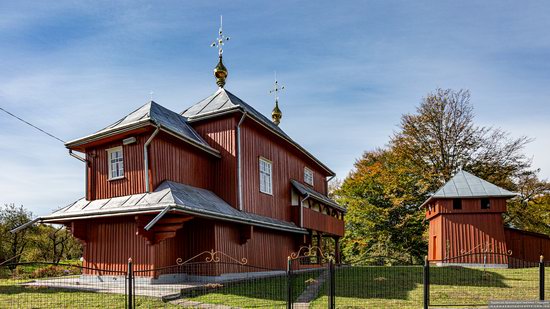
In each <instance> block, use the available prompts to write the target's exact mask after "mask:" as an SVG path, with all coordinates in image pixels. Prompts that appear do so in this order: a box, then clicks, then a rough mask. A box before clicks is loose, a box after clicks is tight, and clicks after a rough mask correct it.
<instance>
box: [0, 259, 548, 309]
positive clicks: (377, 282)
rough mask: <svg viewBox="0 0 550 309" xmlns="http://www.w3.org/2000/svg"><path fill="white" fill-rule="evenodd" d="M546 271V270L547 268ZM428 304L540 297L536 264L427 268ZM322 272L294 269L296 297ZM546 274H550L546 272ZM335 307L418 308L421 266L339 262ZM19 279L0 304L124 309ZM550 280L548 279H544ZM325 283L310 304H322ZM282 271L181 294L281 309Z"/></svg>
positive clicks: (8, 283) (109, 299)
mask: <svg viewBox="0 0 550 309" xmlns="http://www.w3.org/2000/svg"><path fill="white" fill-rule="evenodd" d="M547 270H548V269H547ZM430 272H431V275H430V280H431V285H430V290H431V291H430V298H431V305H433V306H436V307H442V306H450V305H464V306H467V307H473V306H484V305H485V306H486V305H487V303H488V301H489V300H491V299H499V300H536V299H538V268H527V269H487V270H485V271H484V270H483V269H480V268H459V267H431V268H430ZM319 273H320V272H315V273H301V274H296V275H295V277H294V278H293V280H292V290H293V298H294V299H296V298H297V297H298V296H299V295H300V294H301V292H302V291H303V290H304V289H305V288H306V287H307V285H308V284H309V283H310V282H312V280H313V279H316V278H317V276H318V275H319ZM547 273H550V272H548V271H547ZM335 277H336V294H337V297H336V305H337V307H338V308H419V307H421V306H422V297H423V285H422V267H420V266H416V267H415V266H392V267H370V266H369V267H342V268H338V269H337V270H336V274H335ZM20 282H21V281H13V280H0V308H122V307H123V306H124V295H117V294H105V293H101V294H98V293H93V292H81V291H74V290H60V289H51V288H37V287H24V286H18V285H17V283H20ZM547 282H548V281H547ZM326 288H327V284H326V283H325V284H324V285H323V286H322V288H321V291H320V293H319V295H318V296H317V298H316V299H315V300H314V302H313V303H312V307H313V308H326V307H327V303H328V298H327V296H326V295H327V293H326ZM286 291H287V278H286V277H285V276H280V277H273V278H265V279H256V280H249V281H246V282H240V283H237V282H233V283H225V284H222V285H221V286H220V285H216V286H213V287H210V288H205V289H203V290H199V291H195V292H193V293H189V294H188V295H185V299H187V300H190V301H197V302H200V303H210V304H223V305H228V306H232V307H241V308H284V307H285V306H286ZM136 307H138V308H177V306H175V305H172V304H170V303H168V304H165V303H163V302H162V301H161V300H160V299H155V298H148V297H136Z"/></svg>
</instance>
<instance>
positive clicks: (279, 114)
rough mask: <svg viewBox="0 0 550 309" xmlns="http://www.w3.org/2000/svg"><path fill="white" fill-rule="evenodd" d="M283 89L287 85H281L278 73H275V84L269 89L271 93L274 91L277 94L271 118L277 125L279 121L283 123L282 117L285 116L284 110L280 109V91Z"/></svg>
mask: <svg viewBox="0 0 550 309" xmlns="http://www.w3.org/2000/svg"><path fill="white" fill-rule="evenodd" d="M283 89H285V86H279V82H278V81H277V73H275V86H274V87H273V89H271V90H270V91H269V93H273V94H274V95H275V107H274V108H273V111H272V112H271V119H272V120H273V123H274V124H276V125H279V123H281V118H283V112H281V110H280V109H279V91H281V90H283Z"/></svg>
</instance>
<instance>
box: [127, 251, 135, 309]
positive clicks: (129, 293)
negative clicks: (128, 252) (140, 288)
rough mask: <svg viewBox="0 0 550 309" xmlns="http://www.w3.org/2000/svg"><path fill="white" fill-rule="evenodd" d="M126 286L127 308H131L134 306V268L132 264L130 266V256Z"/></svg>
mask: <svg viewBox="0 0 550 309" xmlns="http://www.w3.org/2000/svg"><path fill="white" fill-rule="evenodd" d="M127 275H128V276H127V278H126V280H127V285H126V286H127V287H128V290H127V291H126V297H128V302H127V304H128V309H133V308H134V302H133V300H134V297H133V295H132V294H133V292H134V291H133V286H134V284H133V281H134V270H133V266H132V258H129V259H128V274H127Z"/></svg>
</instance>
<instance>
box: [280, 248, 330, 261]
mask: <svg viewBox="0 0 550 309" xmlns="http://www.w3.org/2000/svg"><path fill="white" fill-rule="evenodd" d="M302 257H319V258H322V259H325V260H334V257H333V256H330V255H325V254H324V253H323V250H321V248H319V247H317V246H307V247H306V246H302V247H300V249H298V251H296V252H292V253H290V256H289V257H288V259H289V260H296V259H299V258H302Z"/></svg>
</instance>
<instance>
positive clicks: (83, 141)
mask: <svg viewBox="0 0 550 309" xmlns="http://www.w3.org/2000/svg"><path fill="white" fill-rule="evenodd" d="M147 125H152V122H151V120H150V119H149V118H147V119H143V120H138V121H135V122H131V123H129V124H127V125H124V126H120V127H117V128H113V129H108V130H104V131H100V132H96V133H94V134H90V135H88V136H84V137H81V138H78V139H75V140H72V141H68V142H66V143H65V147H67V148H69V149H70V148H72V147H76V146H81V145H84V144H87V143H90V142H94V141H97V140H100V139H102V138H105V137H110V136H114V135H117V134H121V133H126V132H128V131H132V130H135V129H139V128H142V127H145V126H147Z"/></svg>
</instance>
